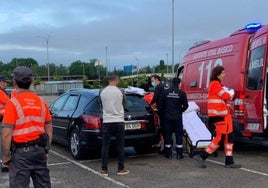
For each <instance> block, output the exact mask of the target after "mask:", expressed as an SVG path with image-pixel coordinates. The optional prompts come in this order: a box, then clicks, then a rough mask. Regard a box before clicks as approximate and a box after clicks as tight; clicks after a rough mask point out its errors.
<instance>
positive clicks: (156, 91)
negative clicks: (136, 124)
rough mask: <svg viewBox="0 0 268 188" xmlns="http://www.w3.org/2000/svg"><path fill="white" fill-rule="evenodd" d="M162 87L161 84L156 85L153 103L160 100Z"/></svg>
mask: <svg viewBox="0 0 268 188" xmlns="http://www.w3.org/2000/svg"><path fill="white" fill-rule="evenodd" d="M160 92H161V91H160V87H159V86H156V87H155V90H154V96H153V99H152V101H151V103H150V104H151V105H153V104H154V103H156V102H157V101H158V98H159V97H160Z"/></svg>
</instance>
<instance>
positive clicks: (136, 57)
mask: <svg viewBox="0 0 268 188" xmlns="http://www.w3.org/2000/svg"><path fill="white" fill-rule="evenodd" d="M135 59H136V61H137V82H138V80H139V59H138V58H137V57H135Z"/></svg>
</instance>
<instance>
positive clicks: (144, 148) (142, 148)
mask: <svg viewBox="0 0 268 188" xmlns="http://www.w3.org/2000/svg"><path fill="white" fill-rule="evenodd" d="M152 145H153V144H152ZM152 145H150V144H146V145H144V144H139V145H135V146H134V150H135V152H136V153H137V154H147V153H151V152H153V151H154V149H153V147H152Z"/></svg>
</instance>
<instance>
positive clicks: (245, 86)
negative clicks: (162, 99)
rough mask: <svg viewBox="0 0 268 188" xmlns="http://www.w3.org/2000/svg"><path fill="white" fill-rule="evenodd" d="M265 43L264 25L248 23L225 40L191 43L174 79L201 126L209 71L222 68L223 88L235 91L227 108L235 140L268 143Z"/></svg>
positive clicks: (267, 30) (266, 27)
mask: <svg viewBox="0 0 268 188" xmlns="http://www.w3.org/2000/svg"><path fill="white" fill-rule="evenodd" d="M267 40H268V25H261V24H259V23H252V24H248V25H247V26H245V27H244V28H242V29H240V30H238V31H236V32H234V33H232V34H231V35H230V36H228V37H226V38H223V39H219V40H215V41H208V40H206V41H201V42H198V43H195V44H194V45H193V46H192V47H191V48H190V49H189V50H188V52H187V53H186V55H185V56H184V58H183V60H182V62H180V64H179V67H178V69H177V72H176V75H177V77H180V78H181V79H182V90H184V91H185V92H186V94H187V98H188V100H189V101H194V102H196V104H197V105H198V106H199V107H200V117H201V119H202V120H203V121H204V122H205V123H207V120H208V115H207V95H208V87H209V82H210V75H211V71H212V69H213V67H215V66H217V65H222V66H223V67H224V68H225V77H224V81H223V84H224V85H225V86H226V87H229V88H232V89H234V91H235V96H234V99H233V100H232V101H229V104H230V105H231V107H232V109H233V124H234V133H235V135H236V138H243V140H248V141H253V140H254V139H255V141H256V140H262V139H263V138H267V140H268V128H267V127H268V126H267V124H268V122H267V116H268V106H267V105H268V104H267V100H268V91H267V90H268V81H267V78H268V77H267V76H268V58H267V56H268V53H267V52H268V48H267V43H268V42H267ZM264 140H265V139H264ZM267 143H268V142H267Z"/></svg>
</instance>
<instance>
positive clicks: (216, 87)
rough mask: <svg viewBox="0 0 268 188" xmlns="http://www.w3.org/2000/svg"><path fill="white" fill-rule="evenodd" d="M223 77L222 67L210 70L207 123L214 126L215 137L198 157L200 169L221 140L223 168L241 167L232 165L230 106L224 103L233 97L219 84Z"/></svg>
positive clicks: (204, 166)
mask: <svg viewBox="0 0 268 188" xmlns="http://www.w3.org/2000/svg"><path fill="white" fill-rule="evenodd" d="M224 76H225V72H224V67H222V66H219V65H218V66H216V67H215V68H214V69H213V70H212V73H211V77H210V85H209V90H208V106H207V107H208V116H209V122H210V123H213V124H214V125H215V129H216V136H215V137H214V138H213V140H212V142H211V143H210V144H209V145H208V146H207V147H206V149H205V151H204V152H201V154H200V155H198V162H199V165H200V167H201V168H206V165H205V164H204V161H205V160H206V159H207V157H208V156H209V155H210V154H212V153H213V152H215V151H216V149H217V148H218V147H219V144H220V142H221V140H223V141H224V151H225V167H226V168H240V167H241V165H238V164H236V163H234V160H233V140H234V138H233V124H232V118H231V114H230V106H228V105H227V103H226V101H227V100H231V99H232V98H233V96H231V94H229V93H228V92H226V91H225V90H224V86H223V85H222V83H221V82H222V80H223V78H224Z"/></svg>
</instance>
